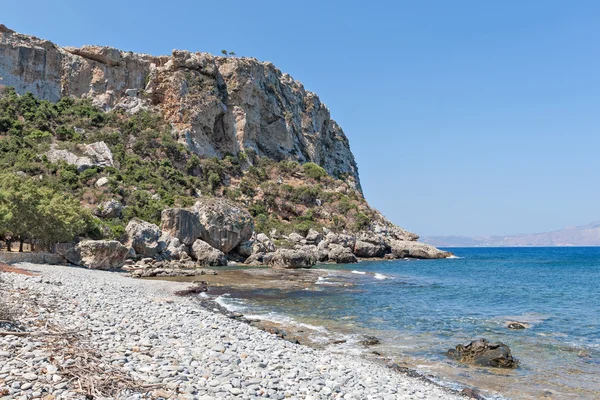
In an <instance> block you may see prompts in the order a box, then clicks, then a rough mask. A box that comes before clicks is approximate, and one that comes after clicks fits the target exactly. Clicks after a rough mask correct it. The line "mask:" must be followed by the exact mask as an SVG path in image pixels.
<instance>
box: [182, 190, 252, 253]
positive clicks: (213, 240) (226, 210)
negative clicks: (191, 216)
mask: <svg viewBox="0 0 600 400" xmlns="http://www.w3.org/2000/svg"><path fill="white" fill-rule="evenodd" d="M194 212H195V213H196V214H197V215H198V219H199V221H200V224H201V225H202V227H203V229H202V234H201V236H200V238H201V239H202V240H204V241H205V242H207V243H208V244H210V245H211V246H213V247H214V248H216V249H219V250H221V251H222V252H224V253H229V252H230V251H231V250H233V249H234V248H235V247H236V246H237V245H238V244H240V243H241V242H244V241H246V240H248V239H250V237H251V236H252V232H253V231H254V222H253V220H252V216H251V215H250V213H249V212H248V211H246V210H244V209H242V208H240V207H238V206H237V205H235V204H234V203H233V202H231V201H229V200H227V199H224V198H218V197H206V198H202V199H201V200H199V201H198V202H196V204H195V205H194Z"/></svg>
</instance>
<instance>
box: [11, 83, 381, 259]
mask: <svg viewBox="0 0 600 400" xmlns="http://www.w3.org/2000/svg"><path fill="white" fill-rule="evenodd" d="M98 142H104V143H105V144H106V145H107V147H108V148H109V149H110V152H111V153H112V158H113V160H114V163H113V164H112V165H100V164H99V163H92V164H91V165H86V166H85V168H82V167H80V166H79V167H78V166H77V165H74V164H73V163H68V162H66V161H64V160H56V159H54V160H51V158H52V157H50V156H49V155H50V154H51V153H52V152H55V151H67V152H69V153H70V154H74V155H75V156H83V155H85V154H83V150H82V146H84V145H86V144H92V143H98ZM92 161H93V160H92ZM0 169H1V171H2V174H1V175H0V222H1V223H0V235H2V238H3V240H4V241H5V242H6V243H7V244H10V243H11V242H14V241H16V242H19V243H20V248H21V249H22V245H23V243H25V242H27V243H31V244H34V245H38V246H41V247H48V246H50V245H51V244H52V243H56V242H59V241H70V240H73V239H74V238H76V237H90V238H108V239H118V238H121V237H122V235H123V233H124V231H125V226H126V225H127V223H128V222H129V221H130V220H131V219H133V218H139V219H142V220H145V221H148V222H152V223H159V221H160V213H161V211H162V210H163V209H165V208H169V207H189V206H191V205H193V204H194V202H195V201H196V199H197V198H198V197H199V196H201V195H204V196H206V195H208V196H218V197H226V198H228V199H230V200H232V201H234V202H236V203H238V204H240V205H242V206H243V207H245V208H246V209H248V210H249V211H250V213H251V214H252V216H253V217H254V219H255V226H256V230H257V231H258V232H265V233H268V232H270V231H272V230H277V231H278V232H280V233H284V234H288V233H291V232H300V233H302V234H306V233H307V232H308V231H309V230H310V229H312V228H321V227H327V228H329V229H331V230H333V231H342V230H346V231H350V232H353V231H359V230H361V229H363V228H365V227H366V226H367V225H368V223H369V221H370V220H372V219H373V218H377V215H378V213H376V211H374V210H372V209H371V208H370V207H369V206H368V204H367V203H366V201H365V199H364V197H363V196H362V193H361V192H360V191H359V190H357V189H356V188H355V187H353V185H351V184H349V183H348V182H344V181H342V180H339V179H336V178H333V177H331V176H329V175H328V174H327V172H326V171H325V169H323V168H322V167H321V166H319V165H317V164H315V163H312V162H309V163H305V164H303V165H301V164H299V163H298V162H296V161H289V160H282V161H276V160H274V159H271V158H267V157H260V156H258V155H257V153H256V151H255V150H254V149H252V148H246V149H244V150H243V151H240V152H238V153H237V154H227V155H225V157H223V158H221V159H219V158H216V157H213V158H204V159H203V158H200V157H198V156H197V155H196V154H194V153H192V152H191V151H190V150H189V149H188V148H187V147H186V146H185V145H184V144H182V143H181V142H180V141H178V137H177V135H176V134H173V133H172V130H171V126H170V125H169V124H168V123H167V122H165V120H164V119H163V118H162V116H161V114H160V113H159V112H157V111H152V110H151V109H144V110H141V111H139V112H137V113H134V114H131V113H128V112H125V111H123V110H120V109H118V108H116V109H114V110H112V111H109V112H104V111H102V110H101V109H99V108H97V107H95V106H94V105H93V104H92V102H91V101H89V100H86V99H74V98H71V97H63V98H62V99H61V100H60V101H58V102H56V103H52V102H49V101H46V100H38V99H36V98H35V97H34V96H33V95H32V94H30V93H27V94H25V95H23V96H19V95H18V94H17V93H16V92H15V90H14V89H12V88H5V89H3V92H2V93H1V95H0ZM101 178H104V180H105V184H103V185H99V184H98V183H99V180H100V179H101ZM108 201H113V202H118V204H119V207H122V211H121V212H119V213H116V214H115V213H111V214H109V215H103V214H102V212H99V209H101V208H102V207H103V204H105V203H106V202H108ZM40 221H43V223H41V222H40ZM30 225H31V226H30Z"/></svg>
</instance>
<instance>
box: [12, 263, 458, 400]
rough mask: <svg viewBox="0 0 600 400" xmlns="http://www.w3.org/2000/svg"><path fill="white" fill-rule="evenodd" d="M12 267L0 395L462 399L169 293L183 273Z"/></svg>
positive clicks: (180, 285)
mask: <svg viewBox="0 0 600 400" xmlns="http://www.w3.org/2000/svg"><path fill="white" fill-rule="evenodd" d="M18 267H20V268H23V269H25V270H27V271H30V272H32V273H34V274H35V275H34V276H27V275H23V274H15V273H6V272H4V273H0V280H1V282H0V287H1V292H2V296H3V298H4V299H8V300H9V303H10V304H12V306H13V307H16V308H17V310H16V315H18V316H17V317H16V318H15V321H16V322H15V323H16V324H17V325H19V326H20V329H21V330H22V331H23V332H27V333H25V334H23V335H20V336H14V335H6V332H4V333H5V334H4V335H2V336H0V399H2V400H5V399H31V398H45V399H82V398H89V399H91V398H119V399H121V398H122V399H141V398H172V399H217V398H225V399H230V398H231V399H258V398H274V399H284V398H292V399H455V398H456V399H458V398H462V397H459V396H457V395H455V394H453V393H451V392H448V391H447V390H445V389H444V388H441V387H439V386H436V385H434V384H431V383H429V382H426V381H424V380H421V379H419V378H413V377H409V376H406V375H403V374H399V373H397V372H395V371H393V370H392V369H390V368H387V367H386V366H385V365H381V364H377V363H373V362H371V361H368V360H363V359H361V358H356V357H349V356H345V355H340V354H331V353H328V352H326V351H322V350H317V349H313V348H309V347H306V346H303V345H298V344H293V343H290V342H288V341H285V340H282V339H280V338H278V337H276V336H275V335H272V334H269V333H267V332H264V331H262V330H259V329H257V328H255V327H253V326H250V325H248V324H245V323H242V322H239V321H236V320H232V319H230V318H227V317H226V316H224V315H221V314H218V313H213V312H211V311H208V310H206V309H204V308H202V307H201V306H200V305H199V303H198V302H197V301H195V300H194V298H193V297H180V296H176V295H175V294H174V292H175V291H178V290H182V289H185V288H187V287H189V284H186V283H180V282H167V281H151V280H139V279H133V278H129V277H126V276H124V275H123V274H121V273H115V272H105V271H98V270H87V269H82V268H73V267H64V266H50V265H37V264H19V265H18ZM67 350H69V351H67ZM86 396H87V397H86Z"/></svg>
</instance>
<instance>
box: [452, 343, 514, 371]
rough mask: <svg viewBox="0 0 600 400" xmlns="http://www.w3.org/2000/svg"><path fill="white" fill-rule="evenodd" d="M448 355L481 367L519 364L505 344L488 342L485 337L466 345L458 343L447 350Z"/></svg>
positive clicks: (507, 366) (509, 366)
mask: <svg viewBox="0 0 600 400" xmlns="http://www.w3.org/2000/svg"><path fill="white" fill-rule="evenodd" d="M448 356H449V357H451V358H454V359H456V360H457V361H459V362H461V363H469V364H474V365H479V366H482V367H495V368H517V367H518V365H519V362H518V361H517V360H516V359H515V358H513V356H512V353H511V351H510V348H509V347H508V346H507V345H505V344H504V343H501V342H497V343H490V342H488V341H487V340H486V339H479V340H474V341H472V342H471V343H469V344H467V345H466V346H463V345H462V344H459V345H458V346H456V347H455V348H454V349H450V350H448Z"/></svg>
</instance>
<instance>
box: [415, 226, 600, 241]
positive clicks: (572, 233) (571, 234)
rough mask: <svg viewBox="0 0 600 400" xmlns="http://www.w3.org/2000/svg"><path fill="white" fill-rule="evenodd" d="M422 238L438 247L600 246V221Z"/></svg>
mask: <svg viewBox="0 0 600 400" xmlns="http://www.w3.org/2000/svg"><path fill="white" fill-rule="evenodd" d="M421 240H422V241H423V242H424V243H428V244H430V245H432V246H438V247H485V246H495V247H500V246H506V247H518V246H600V221H596V222H592V223H590V224H587V225H581V226H568V227H566V228H563V229H559V230H557V231H552V232H542V233H529V234H518V235H508V236H480V237H464V236H429V237H423V238H421Z"/></svg>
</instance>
